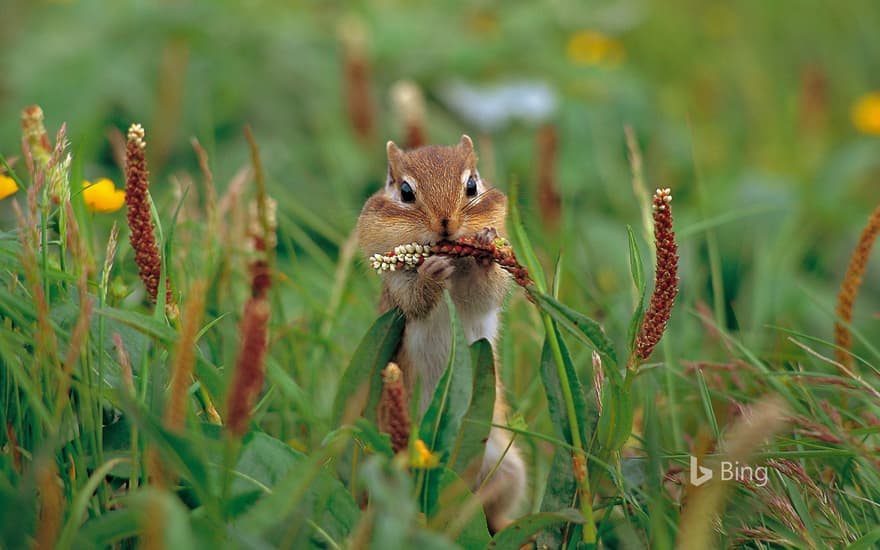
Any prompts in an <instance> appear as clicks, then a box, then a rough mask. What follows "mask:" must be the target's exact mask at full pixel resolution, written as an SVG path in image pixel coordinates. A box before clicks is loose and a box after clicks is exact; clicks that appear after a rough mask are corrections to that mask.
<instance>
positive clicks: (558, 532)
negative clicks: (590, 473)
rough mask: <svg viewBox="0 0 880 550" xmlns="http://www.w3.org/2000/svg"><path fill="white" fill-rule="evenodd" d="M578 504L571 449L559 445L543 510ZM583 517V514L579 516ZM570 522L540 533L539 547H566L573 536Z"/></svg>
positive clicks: (542, 502)
mask: <svg viewBox="0 0 880 550" xmlns="http://www.w3.org/2000/svg"><path fill="white" fill-rule="evenodd" d="M576 506H577V481H576V480H575V478H574V469H573V468H572V462H571V451H570V450H568V449H565V448H563V447H557V448H556V452H555V453H553V464H552V465H551V467H550V475H548V476H547V484H546V488H545V490H544V499H543V500H542V501H541V511H542V512H556V511H558V510H563V509H567V508H574V507H576ZM578 517H582V516H580V515H579V516H578ZM571 527H572V525H571V524H570V523H567V522H566V523H554V524H552V525H548V526H547V527H545V528H544V529H543V530H542V531H541V532H540V533H539V534H538V541H537V542H538V548H564V547H565V542H566V541H567V540H570V537H571Z"/></svg>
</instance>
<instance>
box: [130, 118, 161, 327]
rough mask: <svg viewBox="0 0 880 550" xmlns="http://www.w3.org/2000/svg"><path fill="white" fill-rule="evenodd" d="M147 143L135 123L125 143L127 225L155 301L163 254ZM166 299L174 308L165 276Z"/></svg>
mask: <svg viewBox="0 0 880 550" xmlns="http://www.w3.org/2000/svg"><path fill="white" fill-rule="evenodd" d="M146 148H147V143H146V142H145V141H144V129H143V127H142V126H141V125H140V124H132V125H131V127H130V128H129V129H128V142H127V143H126V145H125V206H126V210H127V212H126V215H127V217H128V228H129V230H130V231H131V235H130V237H129V238H130V240H131V247H132V248H133V249H134V261H135V263H136V264H137V266H138V274H139V275H140V277H141V280H142V281H143V282H144V286H145V287H146V288H147V294H149V296H150V301H151V302H152V303H156V296H157V295H158V292H159V280H160V277H161V272H162V258H161V256H160V255H159V247H158V245H157V244H156V236H155V232H154V227H153V218H152V215H151V212H150V180H149V176H150V172H149V171H148V170H147V159H146V155H145V152H146ZM165 283H166V284H165V303H166V307H167V308H169V310H170V309H171V306H172V295H171V284H170V281H169V280H168V278H167V277H166V280H165Z"/></svg>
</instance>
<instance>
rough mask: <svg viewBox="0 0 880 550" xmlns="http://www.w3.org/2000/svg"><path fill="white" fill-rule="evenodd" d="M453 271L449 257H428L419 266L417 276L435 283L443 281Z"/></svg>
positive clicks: (453, 265) (452, 264)
mask: <svg viewBox="0 0 880 550" xmlns="http://www.w3.org/2000/svg"><path fill="white" fill-rule="evenodd" d="M453 271H455V264H454V263H453V261H452V258H450V257H449V256H428V257H427V258H425V261H424V262H422V265H420V266H419V275H422V276H424V277H429V278H431V279H434V280H435V281H445V280H446V279H448V278H449V277H451V276H452V272H453Z"/></svg>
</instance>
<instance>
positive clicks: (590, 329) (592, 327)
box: [529, 289, 619, 377]
mask: <svg viewBox="0 0 880 550" xmlns="http://www.w3.org/2000/svg"><path fill="white" fill-rule="evenodd" d="M529 294H530V295H531V296H532V298H534V299H535V301H536V302H537V304H538V306H540V308H541V309H542V310H543V311H545V312H546V313H547V314H548V315H550V317H552V318H553V320H554V321H556V322H557V323H559V324H560V325H561V326H562V327H564V328H565V329H566V330H568V331H569V332H571V333H572V334H574V336H575V337H576V338H577V339H579V340H581V341H582V342H584V343H585V344H587V345H589V346H592V347H593V348H595V349H596V351H598V352H599V353H601V354H602V355H604V356H605V357H606V359H608V360H610V361H611V363H612V365H607V367H608V369H607V370H615V372H616V369H614V367H615V366H616V365H617V364H618V363H617V353H616V352H615V351H614V344H613V343H612V342H611V339H610V338H608V336H606V335H605V332H603V331H602V325H600V324H599V323H598V322H597V321H595V320H593V319H590V318H589V317H587V316H586V315H584V314H583V313H580V312H578V311H575V310H573V309H571V308H570V307H568V306H566V305H565V304H563V303H561V302H560V301H559V300H557V299H555V298H553V297H552V296H550V295H548V294H545V293H543V292H539V291H537V290H534V289H530V290H529ZM617 376H618V377H619V373H618V375H617Z"/></svg>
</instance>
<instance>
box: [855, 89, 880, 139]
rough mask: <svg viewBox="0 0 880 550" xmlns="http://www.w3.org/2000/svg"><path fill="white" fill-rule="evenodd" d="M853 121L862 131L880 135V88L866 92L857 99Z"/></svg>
mask: <svg viewBox="0 0 880 550" xmlns="http://www.w3.org/2000/svg"><path fill="white" fill-rule="evenodd" d="M852 121H853V124H854V125H855V127H856V128H857V129H858V130H859V131H860V132H862V133H865V134H874V135H880V90H878V91H875V92H871V93H869V94H865V95H863V96H862V97H860V98H859V100H858V101H856V103H855V105H853V108H852Z"/></svg>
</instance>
